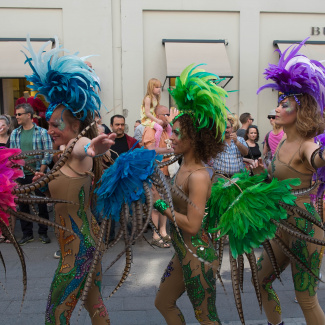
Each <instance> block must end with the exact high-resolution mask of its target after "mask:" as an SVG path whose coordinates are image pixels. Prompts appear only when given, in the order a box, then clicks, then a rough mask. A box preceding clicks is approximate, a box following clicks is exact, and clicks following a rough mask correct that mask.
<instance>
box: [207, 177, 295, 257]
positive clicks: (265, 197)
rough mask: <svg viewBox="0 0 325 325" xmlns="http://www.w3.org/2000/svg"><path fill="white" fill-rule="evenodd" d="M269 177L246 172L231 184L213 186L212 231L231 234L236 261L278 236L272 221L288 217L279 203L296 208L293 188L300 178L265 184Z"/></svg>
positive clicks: (219, 183)
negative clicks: (251, 175)
mask: <svg viewBox="0 0 325 325" xmlns="http://www.w3.org/2000/svg"><path fill="white" fill-rule="evenodd" d="M266 178H267V173H263V174H260V175H256V176H253V177H250V176H249V174H248V172H244V173H240V174H235V175H234V176H233V177H232V178H231V181H228V180H224V179H220V180H219V181H218V182H217V183H215V184H214V185H213V186H212V192H211V197H210V199H209V201H208V203H207V206H208V218H207V222H208V232H210V233H215V232H218V231H220V236H224V235H228V236H229V245H230V250H231V253H232V255H233V257H234V258H237V256H238V255H241V254H243V253H244V252H245V253H250V252H251V250H252V248H256V247H258V246H259V245H260V244H261V243H262V242H264V241H265V240H266V239H271V238H273V237H274V236H275V232H276V229H277V227H276V226H275V225H274V224H273V223H272V222H271V221H270V219H274V220H276V221H279V220H281V219H286V218H287V212H286V210H285V209H283V208H282V207H280V206H279V204H278V202H279V201H283V202H285V203H286V204H290V205H295V199H296V197H295V196H294V195H293V194H291V191H290V190H291V187H290V185H294V186H297V185H299V184H300V180H299V179H288V180H283V181H279V180H277V179H273V180H272V181H271V182H270V183H264V182H263V181H264V180H265V179H266Z"/></svg>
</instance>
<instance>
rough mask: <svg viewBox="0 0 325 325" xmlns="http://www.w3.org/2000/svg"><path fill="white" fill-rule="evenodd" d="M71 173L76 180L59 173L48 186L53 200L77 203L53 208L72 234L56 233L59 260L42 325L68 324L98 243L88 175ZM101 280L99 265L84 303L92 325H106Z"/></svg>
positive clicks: (60, 231) (57, 219)
mask: <svg viewBox="0 0 325 325" xmlns="http://www.w3.org/2000/svg"><path fill="white" fill-rule="evenodd" d="M68 167H70V166H69V165H68ZM70 168H71V167H70ZM74 174H76V175H75V177H71V176H67V175H65V174H63V172H62V171H61V170H59V171H58V172H57V173H56V174H55V176H56V177H55V179H54V180H53V181H51V182H50V183H49V190H50V193H51V196H52V197H53V198H59V199H64V200H68V201H72V202H74V203H76V204H75V205H73V204H65V203H64V204H57V205H56V206H55V220H56V222H57V223H59V224H61V225H63V226H65V227H67V228H68V229H72V230H73V232H74V233H75V235H74V234H72V233H69V232H66V231H64V230H58V231H56V236H57V239H58V242H59V245H60V250H61V258H60V261H59V265H58V268H57V270H56V271H55V274H54V278H53V282H52V285H51V288H50V294H49V297H48V302H47V308H46V321H45V324H69V320H70V317H71V314H72V312H73V310H74V308H75V306H76V304H77V302H78V299H79V298H80V295H81V293H82V290H83V287H84V285H85V281H86V277H87V275H88V271H89V268H90V264H91V262H92V260H93V255H94V251H95V246H96V243H97V240H98V238H97V237H98V232H99V227H98V224H97V222H96V220H95V218H94V217H93V216H92V215H91V213H90V208H89V191H90V186H91V182H92V176H91V173H84V174H80V173H77V172H75V171H74ZM101 279H102V272H101V264H100V263H99V264H98V265H97V268H96V271H95V274H94V278H93V282H92V286H91V288H90V290H89V292H88V296H87V299H86V301H85V307H86V309H87V311H88V312H89V315H90V317H91V320H92V323H93V324H109V318H108V313H107V310H106V307H105V305H104V304H103V300H102V296H101V293H100V290H101Z"/></svg>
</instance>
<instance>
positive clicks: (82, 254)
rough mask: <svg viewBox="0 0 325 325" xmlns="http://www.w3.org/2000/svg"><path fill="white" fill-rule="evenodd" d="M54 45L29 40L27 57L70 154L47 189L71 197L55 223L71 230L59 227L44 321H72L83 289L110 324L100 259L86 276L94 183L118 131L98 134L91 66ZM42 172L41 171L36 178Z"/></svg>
mask: <svg viewBox="0 0 325 325" xmlns="http://www.w3.org/2000/svg"><path fill="white" fill-rule="evenodd" d="M56 45H57V46H56V48H54V49H53V50H51V51H50V52H47V53H46V54H43V53H42V54H38V55H36V54H35V53H34V51H33V49H32V48H31V46H30V44H29V43H28V50H29V52H30V54H31V57H32V60H31V61H28V62H29V64H30V66H31V67H32V69H33V72H34V74H33V75H31V76H28V77H27V79H28V80H29V81H31V82H32V83H33V86H32V88H33V90H37V91H39V93H41V94H42V95H44V96H45V98H46V99H47V101H48V102H49V103H50V105H49V107H48V109H47V112H46V117H47V120H48V122H49V130H48V133H49V134H50V136H51V137H52V140H53V142H54V145H55V146H56V147H59V148H60V149H65V148H66V150H65V151H64V153H63V154H62V156H61V158H60V159H61V161H62V162H64V159H67V160H66V162H65V164H64V165H63V167H61V168H60V167H59V165H56V166H55V167H54V169H53V170H52V171H51V173H52V174H53V175H54V176H55V177H54V180H53V181H50V183H49V193H50V195H51V197H52V198H55V199H61V200H64V201H69V202H70V203H60V204H57V205H56V206H55V220H56V223H58V224H60V225H62V226H64V227H65V228H67V229H68V230H70V231H65V230H59V231H57V232H56V235H57V238H58V242H59V246H60V249H61V257H60V260H59V265H58V268H57V270H56V272H55V275H54V278H53V282H52V285H51V288H50V294H49V297H48V302H47V308H46V319H45V324H69V323H70V317H71V314H72V312H73V310H74V308H75V306H76V304H77V302H78V300H79V299H80V297H81V294H82V292H83V291H85V292H86V293H87V295H84V296H83V300H82V303H83V304H84V306H85V308H86V309H87V311H88V313H89V315H90V317H91V321H92V324H109V318H108V313H107V310H106V308H105V306H104V304H103V300H102V297H101V293H100V288H101V279H102V273H101V263H100V262H99V263H98V264H97V266H95V272H94V274H93V276H92V281H91V283H90V284H89V283H88V282H87V277H88V276H89V269H90V265H91V263H92V261H93V259H94V251H95V247H96V245H97V242H98V234H99V227H98V224H97V222H96V220H95V218H94V217H93V216H92V215H91V212H90V206H89V203H90V202H91V197H92V191H91V185H92V184H97V182H98V180H99V178H100V177H101V174H102V161H101V157H98V156H101V155H102V154H104V153H105V152H106V151H107V150H108V149H109V148H110V146H111V145H112V144H113V143H114V139H115V134H111V135H106V134H101V135H99V136H97V128H96V123H95V122H93V118H94V112H95V111H97V112H98V111H99V108H100V99H99V97H98V93H97V89H98V84H97V82H96V81H95V79H94V78H93V72H90V71H89V69H88V68H87V65H86V64H85V63H84V62H83V61H82V60H81V59H80V58H79V57H77V56H76V55H69V56H58V53H59V52H60V51H61V50H60V49H59V44H58V42H56ZM44 71H45V72H46V73H44ZM70 71H72V72H70ZM52 78H53V79H52ZM57 80H59V83H58V82H57ZM83 130H85V131H84V132H83V133H82V134H81V136H78V134H80V133H81V132H82V131H83ZM77 136H78V137H77ZM69 148H70V149H69ZM95 157H97V158H95ZM61 166H62V165H61ZM42 176H43V174H41V173H37V174H36V175H35V178H34V182H36V183H37V181H40V180H39V178H40V177H42ZM43 178H44V177H43ZM95 186H96V185H95ZM93 190H94V188H93ZM71 203H72V204H71ZM87 283H88V284H87Z"/></svg>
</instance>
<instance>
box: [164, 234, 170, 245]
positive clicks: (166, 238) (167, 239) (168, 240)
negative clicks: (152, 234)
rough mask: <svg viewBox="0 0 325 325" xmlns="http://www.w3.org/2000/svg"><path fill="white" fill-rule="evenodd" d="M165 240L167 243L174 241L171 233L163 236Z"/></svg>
mask: <svg viewBox="0 0 325 325" xmlns="http://www.w3.org/2000/svg"><path fill="white" fill-rule="evenodd" d="M163 240H164V242H166V243H171V242H172V239H171V238H170V236H169V235H166V236H165V237H163Z"/></svg>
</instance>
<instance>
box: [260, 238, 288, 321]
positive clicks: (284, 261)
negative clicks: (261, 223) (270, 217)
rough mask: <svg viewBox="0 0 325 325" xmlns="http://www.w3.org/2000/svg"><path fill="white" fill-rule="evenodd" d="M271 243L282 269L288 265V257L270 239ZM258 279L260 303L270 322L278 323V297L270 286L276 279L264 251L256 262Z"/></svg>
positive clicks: (279, 319)
mask: <svg viewBox="0 0 325 325" xmlns="http://www.w3.org/2000/svg"><path fill="white" fill-rule="evenodd" d="M271 245H272V248H273V251H274V254H275V256H276V260H277V263H278V265H279V267H280V269H281V271H283V270H284V269H285V268H286V267H287V266H288V265H289V259H288V258H287V257H286V256H285V255H284V253H283V252H282V251H281V249H280V248H279V247H278V246H277V245H276V244H275V243H274V242H272V241H271ZM257 266H258V279H259V283H260V288H261V295H262V304H263V308H264V311H265V314H266V317H267V319H268V321H269V322H270V323H271V324H279V323H280V322H281V314H282V311H281V305H280V299H279V297H278V295H277V294H276V292H275V290H274V289H273V287H272V283H273V281H274V280H275V279H276V275H275V272H274V270H273V267H272V264H271V262H270V259H269V257H268V255H267V254H266V252H265V251H263V253H262V255H261V257H260V258H259V260H258V262H257Z"/></svg>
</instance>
